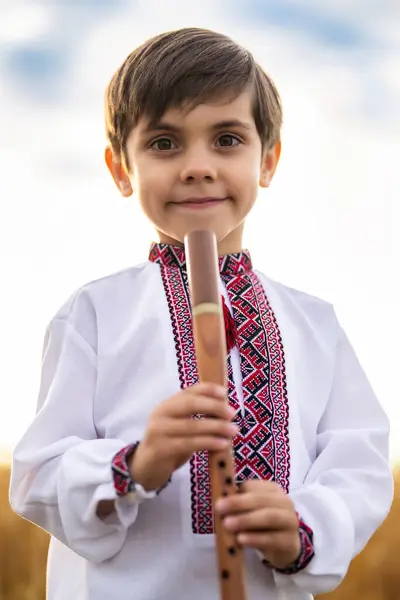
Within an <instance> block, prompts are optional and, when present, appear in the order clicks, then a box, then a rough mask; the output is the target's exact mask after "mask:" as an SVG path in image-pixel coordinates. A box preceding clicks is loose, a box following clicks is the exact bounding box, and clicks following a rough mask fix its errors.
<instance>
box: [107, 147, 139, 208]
mask: <svg viewBox="0 0 400 600" xmlns="http://www.w3.org/2000/svg"><path fill="white" fill-rule="evenodd" d="M104 158H105V160H106V164H107V167H108V170H109V171H110V173H111V176H112V178H113V179H114V182H115V185H116V186H117V188H118V189H119V191H120V192H121V194H122V195H123V196H124V197H125V198H127V197H128V196H131V195H132V193H133V189H132V184H131V181H130V179H129V176H128V173H127V170H126V168H125V167H124V165H123V164H122V161H121V159H120V158H118V157H117V156H115V154H114V152H113V151H112V149H111V148H110V146H107V148H106V150H105V154H104Z"/></svg>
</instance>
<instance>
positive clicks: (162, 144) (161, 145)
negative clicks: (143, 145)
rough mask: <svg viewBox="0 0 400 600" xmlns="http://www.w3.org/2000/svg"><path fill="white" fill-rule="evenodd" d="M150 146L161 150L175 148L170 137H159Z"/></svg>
mask: <svg viewBox="0 0 400 600" xmlns="http://www.w3.org/2000/svg"><path fill="white" fill-rule="evenodd" d="M150 148H153V149H154V150H159V151H160V152H165V151H166V150H173V149H174V143H173V141H172V140H170V139H169V138H158V140H155V141H154V142H152V143H151V144H150Z"/></svg>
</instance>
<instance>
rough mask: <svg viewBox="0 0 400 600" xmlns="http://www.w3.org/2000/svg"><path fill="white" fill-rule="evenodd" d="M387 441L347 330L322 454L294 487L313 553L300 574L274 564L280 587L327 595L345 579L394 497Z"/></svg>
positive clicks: (321, 435) (322, 431)
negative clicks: (351, 563) (280, 570)
mask: <svg viewBox="0 0 400 600" xmlns="http://www.w3.org/2000/svg"><path fill="white" fill-rule="evenodd" d="M388 440H389V423H388V419H387V417H386V415H385V413H384V411H383V410H382V408H381V406H380V404H379V402H378V401H377V399H376V397H375V395H374V392H373V391H372V389H371V386H370V384H369V382H368V380H367V378H366V376H365V374H364V372H363V370H362V368H361V366H360V364H359V362H358V360H357V357H356V355H355V352H354V350H353V349H352V347H351V345H350V343H349V341H348V339H347V337H346V335H345V333H344V332H343V330H340V333H339V339H338V343H337V349H336V364H335V372H334V378H333V383H332V388H331V395H330V398H329V401H328V404H327V407H326V409H325V412H324V414H323V416H322V418H321V420H320V423H319V427H318V431H317V458H316V460H315V461H314V463H313V465H312V466H311V468H310V470H309V472H308V474H307V477H306V479H305V481H304V485H303V486H301V487H300V488H299V489H297V490H294V491H293V492H292V493H291V494H290V495H291V498H292V500H293V501H294V504H295V508H296V510H297V512H298V513H299V514H300V515H301V517H302V520H303V521H304V523H306V524H307V527H309V528H310V530H311V531H312V532H313V546H314V548H313V549H314V556H313V557H312V559H311V560H310V561H309V562H308V564H307V565H306V566H305V568H304V569H302V570H300V571H299V572H297V573H295V574H291V575H287V574H283V573H279V572H277V571H274V578H275V581H276V583H277V585H278V586H279V587H283V588H284V587H287V588H292V589H294V590H295V589H296V588H300V589H302V590H304V591H307V592H309V593H313V594H322V593H327V592H329V591H331V590H332V589H334V588H335V587H337V586H338V585H339V583H340V582H341V581H342V579H343V578H344V576H345V575H346V573H347V570H348V568H349V565H350V562H351V560H352V559H353V558H354V557H355V556H356V555H357V554H358V553H359V552H360V551H361V550H362V549H363V548H364V546H365V545H366V543H367V542H368V540H369V539H370V537H371V536H372V534H373V533H374V532H375V530H376V529H377V528H378V527H379V526H380V524H381V523H382V522H383V520H384V519H385V518H386V516H387V514H388V512H389V509H390V506H391V503H392V499H393V476H392V473H391V469H390V465H389V461H388V453H389V451H388Z"/></svg>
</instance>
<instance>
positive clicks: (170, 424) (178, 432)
mask: <svg viewBox="0 0 400 600" xmlns="http://www.w3.org/2000/svg"><path fill="white" fill-rule="evenodd" d="M160 429H162V433H163V434H164V435H167V436H168V437H204V436H219V437H223V438H228V439H229V440H232V438H234V437H235V435H237V433H238V429H239V428H238V426H237V425H235V424H234V423H232V422H230V421H226V420H225V419H190V420H186V419H168V420H165V421H164V422H163V423H162V427H161V425H160ZM160 433H161V431H160Z"/></svg>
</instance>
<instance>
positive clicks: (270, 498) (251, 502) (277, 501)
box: [216, 482, 292, 515]
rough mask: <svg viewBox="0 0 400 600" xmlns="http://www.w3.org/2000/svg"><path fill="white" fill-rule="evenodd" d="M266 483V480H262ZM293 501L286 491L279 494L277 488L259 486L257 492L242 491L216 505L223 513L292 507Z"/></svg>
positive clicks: (222, 499)
mask: <svg viewBox="0 0 400 600" xmlns="http://www.w3.org/2000/svg"><path fill="white" fill-rule="evenodd" d="M261 483H266V482H261ZM291 506H292V505H291V501H290V500H289V498H288V497H286V495H285V494H284V493H282V495H278V494H277V493H276V492H275V490H272V491H271V490H270V488H269V487H266V488H262V487H258V488H257V492H254V491H252V492H242V486H240V493H239V494H234V495H232V496H229V497H228V498H221V499H220V500H219V501H218V502H217V505H216V508H217V511H218V512H219V513H220V514H222V515H228V514H234V513H241V512H247V511H250V510H256V509H259V508H286V507H291Z"/></svg>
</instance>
